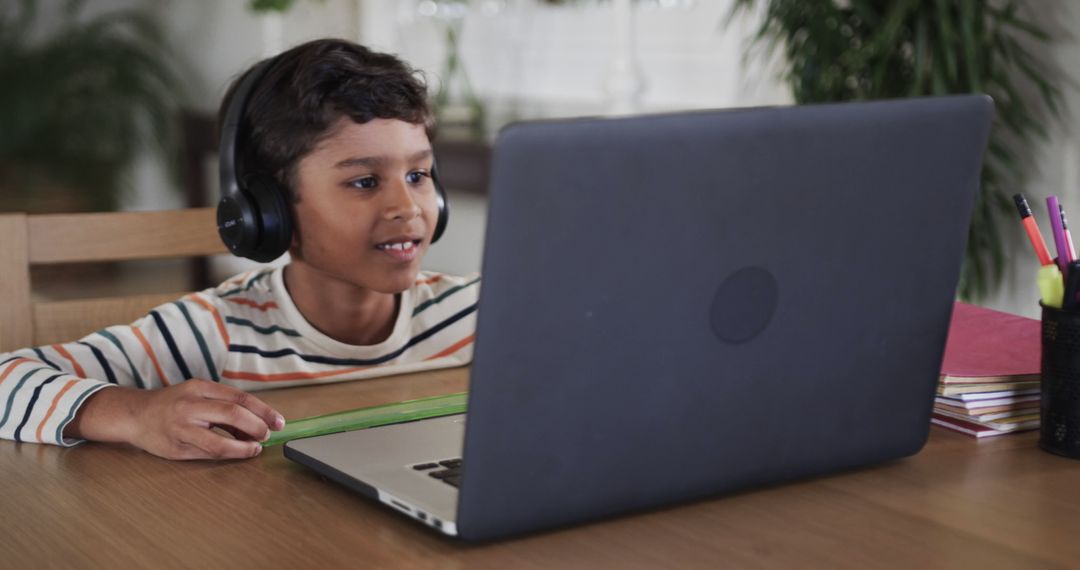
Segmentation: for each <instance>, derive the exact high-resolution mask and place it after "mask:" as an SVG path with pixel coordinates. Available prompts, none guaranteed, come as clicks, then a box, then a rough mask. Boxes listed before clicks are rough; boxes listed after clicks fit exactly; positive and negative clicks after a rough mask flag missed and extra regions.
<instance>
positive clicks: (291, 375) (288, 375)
mask: <svg viewBox="0 0 1080 570" xmlns="http://www.w3.org/2000/svg"><path fill="white" fill-rule="evenodd" d="M368 368H371V366H361V367H359V368H345V369H343V370H324V371H322V372H282V373H280V374H256V373H254V372H241V371H238V370H222V371H221V377H222V378H229V379H231V380H253V381H255V382H285V381H288V380H315V379H318V378H329V377H330V376H338V375H340V374H348V373H350V372H359V371H361V370H367V369H368Z"/></svg>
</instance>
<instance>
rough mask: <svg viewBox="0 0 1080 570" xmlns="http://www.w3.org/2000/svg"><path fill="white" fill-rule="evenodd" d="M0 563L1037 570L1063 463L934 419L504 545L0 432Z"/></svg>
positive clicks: (1055, 515) (120, 452) (155, 462)
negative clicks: (906, 443) (911, 443)
mask: <svg viewBox="0 0 1080 570" xmlns="http://www.w3.org/2000/svg"><path fill="white" fill-rule="evenodd" d="M467 381H468V371H467V369H454V370H442V371H436V372H427V373H421V374H412V375H403V376H395V377H387V378H381V379H376V380H368V381H362V382H351V383H345V384H337V385H331V386H317V387H306V388H293V389H285V390H275V391H270V392H262V393H260V394H259V395H260V397H262V398H264V399H265V400H266V401H267V402H269V403H270V404H271V405H273V406H275V407H277V409H279V410H280V411H281V412H282V413H284V414H285V416H286V417H287V418H299V417H306V416H311V415H317V414H322V413H328V412H331V411H337V410H342V409H349V408H355V407H360V406H369V405H375V404H381V403H387V402H393V401H399V400H404V399H411V398H420V397H425V396H433V395H438V394H445V393H449V392H456V391H461V390H464V389H465V388H466V387H467ZM0 481H2V482H3V483H2V485H3V491H2V494H0V496H2V499H0V567H3V568H41V567H72V568H86V567H110V568H131V567H144V568H168V567H189V568H223V567H229V568H301V567H304V568H306V567H356V568H391V567H393V568H397V567H405V568H429V567H433V568H500V569H501V568H608V569H612V570H614V569H616V568H618V569H622V568H692V567H695V568H978V569H980V570H984V569H987V568H1025V569H1026V568H1044V567H1045V568H1054V567H1061V568H1066V567H1073V568H1076V567H1078V565H1080V461H1076V460H1071V459H1066V458H1062V457H1057V456H1054V455H1051V454H1048V453H1046V452H1043V451H1041V450H1039V449H1038V447H1037V445H1036V434H1034V433H1027V434H1018V435H1010V436H1003V437H998V438H991V439H990V440H987V441H978V440H975V439H971V438H968V437H965V436H962V435H959V434H954V433H951V432H947V431H945V430H941V429H939V428H936V427H935V428H933V429H932V433H931V437H930V441H929V443H928V444H927V446H926V447H925V448H924V449H923V450H922V451H921V452H920V453H918V454H917V455H915V456H913V457H910V458H906V459H903V460H899V461H894V462H891V463H888V464H885V465H880V466H877V467H873V468H868V469H862V470H858V471H854V472H848V473H843V474H839V475H832V476H828V477H821V478H817V479H814V480H809V481H803V482H798V483H792V484H787V485H780V486H774V487H770V488H765V489H755V490H750V491H746V492H742V493H738V494H734V495H728V496H723V497H717V498H714V499H711V500H707V501H702V502H697V503H692V504H684V505H678V506H673V507H669V508H666V509H662V510H657V511H652V512H647V513H641V514H635V515H629V516H625V517H620V518H616V519H612V520H607V521H601V522H596V523H591V524H586V525H582V526H578V527H574V528H568V529H562V530H557V531H551V532H545V533H540V534H534V535H530V536H526V537H522V538H518V539H513V540H509V541H505V542H496V543H488V544H480V545H470V544H465V543H461V542H458V541H456V540H453V539H449V538H444V537H441V536H438V535H435V534H433V533H431V532H430V531H428V530H427V529H426V528H424V527H421V526H420V525H419V524H417V523H414V522H412V521H411V520H408V519H406V518H404V517H401V516H399V515H397V514H395V513H393V512H391V511H390V510H388V509H386V508H385V507H382V506H380V505H378V504H376V503H374V502H372V501H369V500H367V499H365V498H363V497H361V496H358V495H355V494H353V493H351V492H349V491H348V490H346V489H344V488H342V487H339V486H337V485H335V484H332V483H330V482H327V481H325V480H322V479H321V478H320V477H319V476H318V475H316V474H315V473H313V472H312V471H309V470H307V469H305V468H303V467H301V466H299V465H297V464H294V463H292V462H290V461H287V460H286V459H285V458H284V457H283V456H282V453H281V448H280V447H273V448H269V449H267V450H266V451H264V452H263V454H262V455H260V456H259V457H257V458H255V459H252V460H246V461H233V462H170V461H165V460H161V459H157V458H155V457H152V456H150V455H148V454H146V453H143V452H141V451H139V450H136V449H132V448H128V447H123V446H116V445H105V444H96V443H89V444H85V445H82V446H79V447H76V448H72V449H61V448H57V447H52V446H43V445H34V444H16V443H13V442H10V441H3V442H0Z"/></svg>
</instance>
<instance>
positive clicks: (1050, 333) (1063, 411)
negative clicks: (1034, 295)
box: [1039, 305, 1080, 459]
mask: <svg viewBox="0 0 1080 570" xmlns="http://www.w3.org/2000/svg"><path fill="white" fill-rule="evenodd" d="M1040 386H1041V391H1042V394H1041V397H1040V401H1039V407H1040V411H1039V418H1040V422H1039V447H1041V448H1043V449H1044V450H1046V451H1049V452H1050V453H1054V454H1057V455H1064V456H1066V457H1072V458H1076V459H1080V311H1062V310H1060V309H1055V308H1053V307H1047V306H1045V305H1044V306H1043V308H1042V379H1041V382H1040Z"/></svg>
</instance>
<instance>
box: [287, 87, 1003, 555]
mask: <svg viewBox="0 0 1080 570" xmlns="http://www.w3.org/2000/svg"><path fill="white" fill-rule="evenodd" d="M992 108H993V105H992V101H991V100H990V99H989V98H987V97H984V96H959V97H946V98H925V99H909V100H900V101H887V102H869V103H852V104H832V105H813V106H797V107H786V108H760V109H747V110H724V111H697V112H687V113H678V114H665V115H653V116H638V117H629V118H589V119H575V120H556V121H543V122H527V123H519V124H514V125H512V126H509V127H507V128H505V129H504V130H503V131H502V132H501V133H500V135H499V136H498V139H497V141H496V143H495V150H494V157H493V164H492V173H491V186H490V210H489V214H488V225H487V230H486V240H485V241H486V243H485V250H484V255H483V267H482V274H483V277H484V285H483V287H482V290H481V293H480V300H479V307H480V309H479V311H478V317H477V333H476V345H475V348H474V350H475V352H474V362H473V365H472V369H471V374H470V391H469V396H468V413H467V415H457V416H447V417H442V418H436V419H430V420H423V421H416V422H412V423H404V424H398V425H392V426H384V427H379V428H373V429H367V430H358V431H352V432H346V433H338V434H332V435H326V436H320V437H313V438H309V439H302V440H295V441H292V442H289V443H288V444H287V445H286V446H285V456H286V457H288V458H289V459H291V460H294V461H297V462H299V463H301V464H303V465H305V466H307V467H310V468H311V469H314V470H315V471H317V472H319V473H321V474H322V475H324V476H325V477H327V478H329V479H331V480H333V481H336V482H337V483H340V484H342V485H345V486H346V487H349V488H351V489H353V490H355V491H357V492H359V493H361V494H364V495H367V496H369V497H371V498H373V499H376V500H378V501H380V502H382V503H385V504H386V505H387V506H389V507H390V508H392V509H394V510H396V511H398V512H400V513H402V514H404V515H407V516H409V517H412V518H414V519H416V520H417V521H419V522H420V523H421V524H423V525H426V526H428V527H430V528H432V529H434V530H437V531H439V532H442V533H445V534H447V535H453V536H458V537H461V538H463V539H467V540H491V539H498V538H502V537H507V536H511V535H516V534H520V533H527V532H532V531H537V530H541V529H550V528H554V527H562V526H566V525H573V524H576V523H581V522H583V521H588V520H593V519H599V518H606V517H611V516H613V515H617V514H620V513H626V512H630V511H638V510H642V509H649V508H654V507H658V506H662V505H667V504H671V503H678V502H686V501H691V500H695V499H701V498H705V497H714V496H717V495H721V494H729V493H733V492H735V491H737V490H741V489H746V488H751V487H759V486H763V485H772V484H776V483H780V482H784V481H791V480H795V479H801V478H806V477H812V476H818V475H823V474H828V473H834V472H838V471H844V470H850V469H854V468H858V467H862V466H867V465H872V464H876V463H880V462H884V461H888V460H893V459H897V458H901V457H905V456H908V455H911V454H914V453H916V452H917V451H919V449H921V448H922V446H923V445H924V444H925V442H926V439H927V436H928V430H929V427H930V415H931V408H932V405H933V397H934V390H935V384H936V382H937V378H938V373H939V370H940V366H941V359H942V354H943V351H944V345H945V337H946V333H947V329H948V324H949V319H950V315H951V313H952V307H953V301H954V295H955V290H956V285H957V280H958V275H959V269H960V264H961V260H962V257H963V252H964V247H965V242H966V239H967V231H968V224H969V220H970V218H971V213H972V208H973V205H974V202H975V198H976V194H977V191H978V186H979V172H980V168H981V161H982V155H983V151H984V149H985V146H986V143H987V136H988V132H989V129H990V122H991V116H992Z"/></svg>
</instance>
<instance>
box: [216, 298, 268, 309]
mask: <svg viewBox="0 0 1080 570" xmlns="http://www.w3.org/2000/svg"><path fill="white" fill-rule="evenodd" d="M225 300H226V301H228V302H230V303H236V304H237V305H247V306H249V307H254V308H256V309H258V310H260V311H266V310H267V309H276V308H278V306H277V303H275V302H273V301H267V302H265V303H263V304H261V305H260V304H259V303H256V302H255V301H252V300H251V299H237V298H236V297H229V298H228V299H225Z"/></svg>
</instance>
